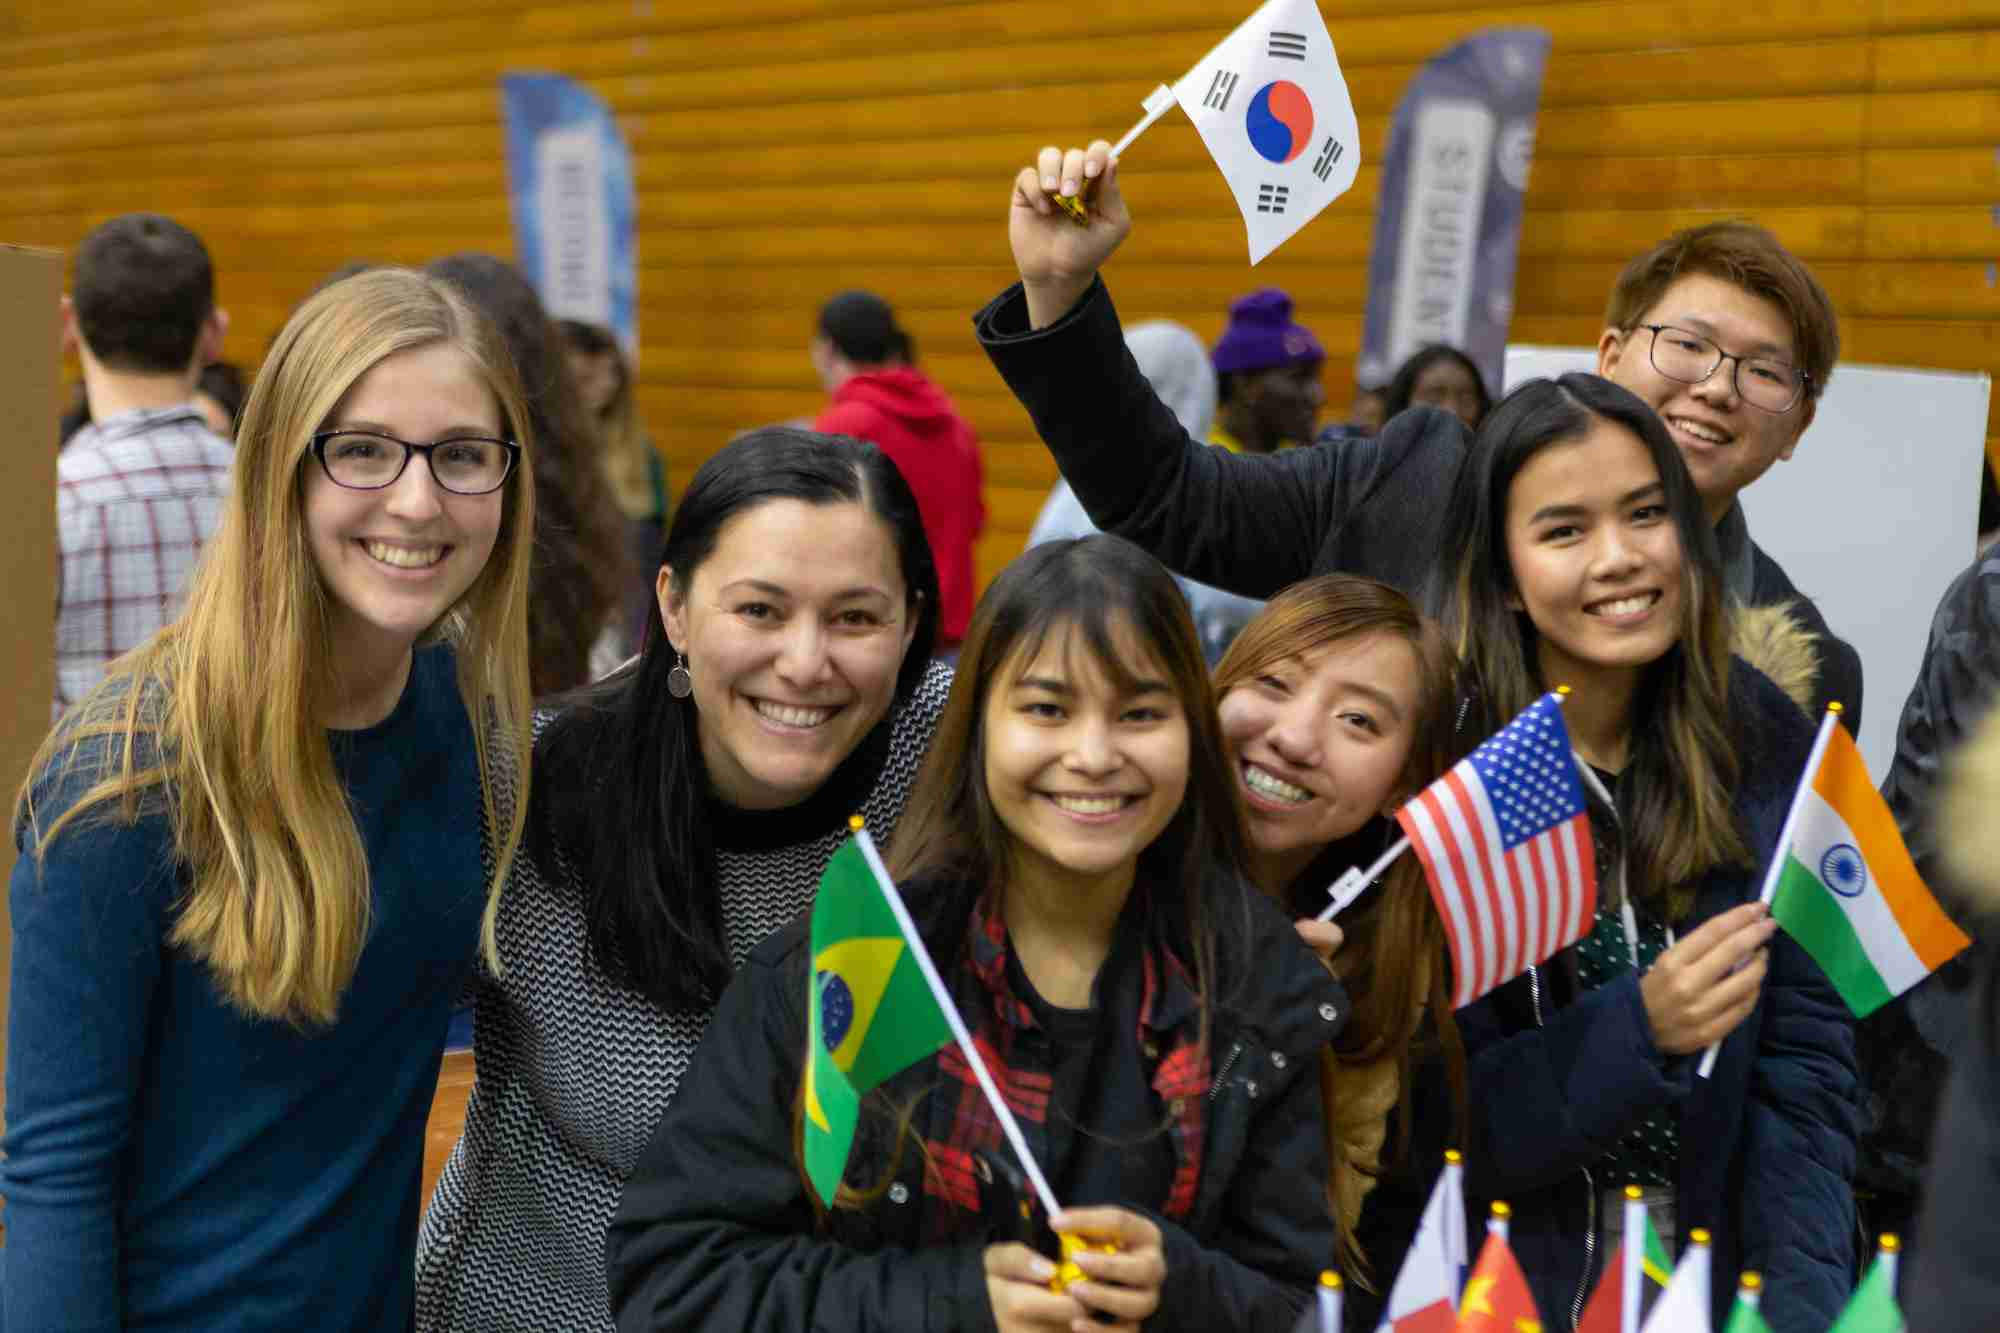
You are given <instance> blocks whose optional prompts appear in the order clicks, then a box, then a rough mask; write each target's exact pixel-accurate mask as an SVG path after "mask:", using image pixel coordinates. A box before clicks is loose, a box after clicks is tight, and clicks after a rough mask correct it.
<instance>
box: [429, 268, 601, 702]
mask: <svg viewBox="0 0 2000 1333" xmlns="http://www.w3.org/2000/svg"><path fill="white" fill-rule="evenodd" d="M425 272H427V273H429V274H430V275H431V276H432V277H436V278H442V279H444V280H445V281H446V282H449V283H450V284H452V285H453V286H454V287H457V288H458V289H459V290H460V291H462V292H464V293H465V294H466V295H467V296H468V297H470V298H471V299H472V301H473V302H474V304H476V305H478V306H479V308H480V309H481V310H483V311H485V312H486V315H487V317H488V318H490V319H491V320H492V321H493V322H494V324H495V325H497V326H498V327H499V329H500V336H501V337H502V338H504V339H506V341H507V348H508V350H509V351H510V352H512V353H513V356H514V367H515V369H516V370H517V371H518V372H519V373H520V376H521V387H522V390H523V391H524V392H525V393H526V394H527V396H528V419H529V421H530V422H531V423H532V424H533V426H534V431H535V441H536V443H537V444H539V445H540V446H541V447H540V448H538V449H537V450H536V451H535V457H534V468H535V554H534V559H533V562H532V563H531V565H530V567H529V571H530V572H529V576H528V664H529V672H530V679H531V681H532V685H533V688H534V691H535V693H536V694H537V695H544V694H553V693H556V692H559V691H562V690H569V689H574V688H576V687H577V686H579V685H582V684H583V683H584V682H586V681H588V680H589V679H590V650H591V648H592V647H593V646H594V645H595V644H596V643H597V640H598V637H599V636H600V635H601V634H603V632H604V627H605V626H606V625H607V624H608V623H610V621H611V617H612V614H613V612H614V611H616V609H617V607H618V604H619V601H620V599H621V598H623V597H624V595H625V589H626V588H627V587H628V586H629V585H630V583H631V575H630V569H631V554H630V551H629V549H628V548H627V546H626V543H625V520H624V517H623V515H622V514H620V513H619V510H618V506H617V504H616V503H615V501H614V500H613V498H612V494H611V486H610V483H609V481H608V480H607V479H606V477H605V475H604V468H603V466H602V465H601V463H600V462H599V447H598V428H597V423H596V422H594V421H592V420H591V419H590V414H589V413H588V412H586V411H584V408H583V398H582V396H581V395H580V394H579V393H578V392H577V388H576V381H575V379H574V378H572V376H571V375H570V371H569V363H568V361H567V360H566V359H565V357H564V355H563V342H562V337H561V335H560V334H559V333H558V332H557V330H556V326H555V321H553V320H551V319H550V318H549V317H548V314H547V313H546V312H545V311H544V310H543V309H542V303H541V298H539V297H537V296H536V295H535V289H534V288H533V287H532V286H530V285H529V284H528V280H527V279H526V278H525V277H523V276H522V275H521V272H520V270H519V269H516V268H515V267H514V266H513V265H512V264H509V263H507V262H506V261H505V260H501V259H496V258H494V257H493V256H492V255H485V254H477V253H470V252H468V253H464V254H456V255H447V256H446V257H445V258H443V259H439V260H434V261H433V262H432V263H430V264H429V265H427V266H426V267H425Z"/></svg>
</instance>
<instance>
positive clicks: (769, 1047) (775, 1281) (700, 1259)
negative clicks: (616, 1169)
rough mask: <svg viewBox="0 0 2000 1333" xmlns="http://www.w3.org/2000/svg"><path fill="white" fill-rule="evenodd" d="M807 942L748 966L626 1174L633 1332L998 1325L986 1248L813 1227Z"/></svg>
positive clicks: (872, 1331) (622, 1229)
mask: <svg viewBox="0 0 2000 1333" xmlns="http://www.w3.org/2000/svg"><path fill="white" fill-rule="evenodd" d="M802 948H803V945H802V944H801V945H798V946H796V947H795V948H794V949H792V950H791V951H789V952H788V953H787V955H786V957H787V958H788V959H790V960H791V965H786V966H779V965H775V964H774V963H773V962H772V961H770V959H769V957H768V955H767V953H766V951H764V950H760V951H759V953H758V954H756V955H753V957H752V959H751V961H750V963H748V964H747V965H746V966H745V967H744V968H743V969H742V970H741V971H739V972H738V973H737V974H736V977H735V979H734V980H732V981H731V982H730V984H729V987H728V989H727V990H726V991H724V992H723V997H722V1003H721V1004H720V1006H719V1007H718V1008H717V1009H716V1013H715V1017H714V1019H713V1020H712V1021H711V1022H710V1024H709V1028H708V1034H707V1036H706V1037H705V1038H704V1039H703V1041H702V1044H701V1047H700V1049H699V1050H698V1051H697V1052H696V1053H695V1058H694V1062H693V1064H692V1065H691V1066H690V1067H689V1069H688V1072H687V1076H686V1077H685V1078H684V1079H682V1081H681V1085H680V1089H679V1091H678V1093H677V1094H676V1095H675V1097H674V1101H673V1105H672V1106H671V1107H670V1108H669V1109H668V1111H667V1114H666V1115H665V1116H664V1117H662V1119H661V1121H660V1125H659V1128H658V1129H657V1130H655V1131H654V1134H653V1139H652V1142H651V1143H650V1144H648V1145H647V1148H646V1151H645V1153H644V1155H643V1156H641V1158H640V1159H639V1165H638V1167H637V1169H636V1170H635V1171H634V1173H633V1175H632V1177H631V1179H630V1180H628V1181H627V1182H626V1185H625V1192H624V1196H623V1198H622V1199H621V1200H620V1201H619V1206H618V1212H617V1214H616V1215H615V1216H614V1217H613V1218H612V1222H611V1229H610V1232H609V1234H608V1235H607V1236H606V1239H605V1266H606V1274H607V1277H608V1280H609V1287H610V1294H611V1310H612V1315H613V1317H614V1318H615V1319H616V1321H617V1326H618V1328H619V1330H620V1333H641V1331H642V1330H643V1331H645V1333H652V1331H654V1330H660V1331H664V1330H675V1331H676V1333H678V1331H679V1330H686V1329H717V1330H722V1329H727V1330H729V1331H730V1333H739V1330H740V1331H742V1333H751V1331H753V1330H768V1333H780V1331H781V1330H782V1331H783V1333H797V1331H798V1330H810V1331H811V1333H835V1330H839V1333H862V1331H864V1330H865V1331H867V1333H876V1331H878V1330H879V1331H880V1333H889V1331H890V1330H896V1331H898V1333H901V1331H902V1330H912V1331H914V1333H945V1331H946V1330H968V1331H971V1330H978V1331H980V1333H988V1331H990V1330H992V1329H993V1327H994V1325H993V1315H992V1311H991V1306H990V1304H989V1302H988V1300H987V1297H986V1280H985V1275H984V1272H983V1269H982V1267H981V1255H980V1250H979V1247H978V1246H976V1245H948V1246H932V1247H927V1248H923V1249H917V1250H906V1249H900V1248H890V1249H885V1250H881V1251H876V1252H865V1251H861V1250H856V1249H853V1248H850V1247H849V1246H846V1245H843V1244H841V1243H839V1242H838V1241H835V1240H831V1239H827V1238H825V1237H823V1236H821V1235H818V1234H816V1233H815V1226H814V1216H813V1212H812V1206H811V1203H810V1201H809V1200H808V1199H807V1198H806V1196H805V1185H804V1184H803V1182H802V1181H801V1180H800V1177H799V1172H798V1168H797V1166H796V1164H795V1160H794V1157H793V1149H792V1140H793V1131H792V1106H793V1100H794V1098H795V1097H796V1095H797V1092H798V1080H799V1073H798V1066H799V1061H800V1059H801V1056H802V1053H803V1051H804V1049H805V1040H806V1034H805V1022H804V1015H803V1013H802V1008H803V997H804V995H805V975H804V971H803V965H802V962H800V960H802V958H803V955H802V954H801V953H800V952H799V949H802ZM787 978H794V979H796V981H797V985H796V986H788V985H787V984H786V980H787ZM793 991H796V993H797V996H798V997H799V999H798V1000H797V1001H793V1002H789V1003H788V1001H787V997H788V995H789V994H791V992H793Z"/></svg>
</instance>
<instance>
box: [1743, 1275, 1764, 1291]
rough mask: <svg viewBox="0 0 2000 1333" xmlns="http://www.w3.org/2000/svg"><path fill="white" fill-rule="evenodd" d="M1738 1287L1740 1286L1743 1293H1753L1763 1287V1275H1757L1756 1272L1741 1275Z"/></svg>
mask: <svg viewBox="0 0 2000 1333" xmlns="http://www.w3.org/2000/svg"><path fill="white" fill-rule="evenodd" d="M1739 1285H1741V1286H1742V1288H1743V1290H1745V1291H1755V1290H1757V1288H1759V1287H1761V1286H1763V1285H1764V1275H1763V1274H1762V1273H1757V1272H1746V1273H1745V1274H1744V1275H1743V1279H1742V1282H1741V1283H1740V1284H1739Z"/></svg>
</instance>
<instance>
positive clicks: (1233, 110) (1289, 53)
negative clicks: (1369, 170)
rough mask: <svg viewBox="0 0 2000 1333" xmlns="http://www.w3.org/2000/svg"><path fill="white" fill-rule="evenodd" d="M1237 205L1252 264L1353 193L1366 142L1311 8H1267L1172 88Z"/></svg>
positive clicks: (1303, 0) (1297, 3) (1278, 1)
mask: <svg viewBox="0 0 2000 1333" xmlns="http://www.w3.org/2000/svg"><path fill="white" fill-rule="evenodd" d="M1174 98H1175V100H1176V101H1178V102H1179V103H1180V104H1181V109H1182V110H1183V111H1185V112H1187V115H1188V119H1189V120H1192V121H1193V122H1194V126H1195V129H1197V130H1199V131H1200V132H1201V140H1202V142H1203V143H1205V144H1207V145H1208V151H1209V154H1210V155H1211V156H1212V157H1214V158H1215V165H1216V166H1218V167H1220V168H1221V169H1222V176H1223V179H1224V180H1226V181H1228V182H1229V192H1230V193H1231V194H1233V195H1235V196H1236V207H1237V208H1238V209H1239V210H1240V211H1241V212H1242V214H1243V222H1244V226H1245V227H1246V228H1247V229H1248V231H1249V234H1250V262H1251V263H1252V264H1255V263H1256V262H1257V261H1259V260H1261V259H1262V258H1263V257H1264V256H1265V255H1268V254H1270V253H1271V251H1273V250H1275V249H1277V248H1278V247H1279V246H1280V245H1283V244H1284V243H1285V242H1286V241H1288V240H1290V239H1291V238H1292V236H1293V234H1294V233H1296V232H1297V231H1298V230H1299V228H1301V227H1303V226H1305V225H1306V223H1308V222H1310V221H1312V220H1313V218H1315V217H1317V216H1318V215H1319V212H1320V210H1321V209H1323V208H1325V207H1326V206H1327V205H1328V204H1330V203H1332V202H1333V201H1334V200H1335V199H1338V198H1339V197H1340V196H1341V195H1343V194H1345V193H1347V189H1348V187H1349V186H1351V185H1353V184H1354V174H1355V172H1356V171H1357V170H1358V169H1359V168H1360V165H1361V135H1360V131H1359V129H1358V128H1357V126H1356V123H1355V118H1354V103H1353V102H1352V101H1351V100H1350V99H1349V97H1348V95H1347V80H1346V78H1345V77H1343V76H1342V74H1341V72H1340V59H1339V57H1338V56H1336V55H1335V54H1334V51H1333V38H1331V37H1329V36H1328V35H1327V31H1326V21H1325V20H1324V19H1322V18H1321V17H1320V16H1319V6H1318V5H1316V4H1314V3H1313V0H1268V3H1266V4H1264V5H1261V6H1259V7H1258V9H1257V12H1256V13H1254V14H1252V15H1251V16H1250V17H1249V18H1247V19H1245V20H1244V21H1243V22H1242V24H1241V25H1240V26H1238V27H1237V29H1236V31H1235V32H1232V33H1230V34H1229V36H1227V37H1225V38H1223V40H1222V44H1221V45H1220V46H1218V47H1216V48H1215V49H1214V50H1213V51H1210V52H1209V53H1208V54H1207V55H1205V56H1203V57H1202V58H1201V60H1200V62H1199V63H1198V64H1196V65H1195V67H1194V68H1193V69H1191V70H1189V71H1188V72H1187V73H1186V74H1184V75H1182V76H1181V78H1180V80H1179V82H1177V83H1175V84H1174Z"/></svg>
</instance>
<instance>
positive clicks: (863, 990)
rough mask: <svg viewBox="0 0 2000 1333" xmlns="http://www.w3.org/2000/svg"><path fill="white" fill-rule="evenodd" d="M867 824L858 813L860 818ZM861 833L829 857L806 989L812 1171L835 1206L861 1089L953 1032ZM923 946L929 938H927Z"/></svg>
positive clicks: (807, 1135)
mask: <svg viewBox="0 0 2000 1333" xmlns="http://www.w3.org/2000/svg"><path fill="white" fill-rule="evenodd" d="M856 822H857V823H858V821H856ZM866 836H867V834H866V833H865V832H862V831H860V830H859V829H858V828H857V830H856V832H855V836H854V837H853V838H850V839H848V841H846V842H845V843H842V844H841V846H840V850H838V851H836V852H835V853H834V854H833V859H832V860H830V861H828V862H827V865H826V872H825V873H824V874H822V875H821V876H820V880H819V896H818V897H817V898H815V899H814V900H813V909H812V953H813V975H812V980H811V982H810V987H811V990H810V993H809V994H808V995H807V997H806V1007H807V1015H808V1020H807V1021H808V1024H809V1027H810V1030H811V1034H812V1036H811V1041H810V1042H809V1043H808V1055H807V1061H806V1070H805V1083H806V1086H805V1117H804V1124H803V1127H802V1130H801V1133H802V1134H803V1135H804V1153H803V1156H804V1159H805V1164H806V1174H807V1176H808V1177H809V1178H810V1179H811V1180H812V1185H813V1188H814V1189H815V1190H816V1191H818V1193H819V1197H820V1199H821V1200H822V1201H823V1202H825V1203H826V1204H827V1205H829V1206H831V1205H832V1203H833V1196H834V1193H835V1192H836V1191H837V1190H839V1188H840V1179H841V1176H842V1175H843V1174H845V1172H846V1170H847V1154H848V1151H849V1149H851V1148H852V1147H853V1145H854V1129H855V1125H856V1123H857V1122H858V1120H859V1113H860V1105H861V1096H862V1094H863V1093H866V1092H867V1091H869V1090H870V1089H871V1088H874V1087H876V1086H878V1085H880V1084H881V1083H883V1082H884V1081H885V1080H887V1079H890V1078H892V1077H894V1076H895V1075H897V1074H899V1073H901V1072H902V1071H903V1070H905V1069H907V1068H909V1067H910V1066H911V1065H913V1064H915V1063H916V1062H917V1061H919V1060H921V1059H923V1058H924V1057H926V1056H928V1055H930V1054H932V1053H933V1052H935V1051H936V1050H937V1049H938V1048H939V1047H941V1046H943V1045H944V1044H945V1043H946V1042H948V1041H950V1040H951V1039H952V1031H951V1026H950V1024H949V1022H948V1020H947V1019H946V1018H945V1015H944V1013H943V1011H942V1010H941V1009H940V1008H939V1006H938V1002H937V1000H936V999H935V998H934V997H933V995H932V993H931V989H930V986H929V985H928V984H927V983H926V981H925V979H924V976H923V973H922V971H921V970H920V969H919V967H918V964H917V963H916V960H915V958H914V957H913V956H912V949H911V942H910V941H909V940H908V939H906V938H905V936H904V934H903V931H902V927H901V926H900V925H899V924H898V922H897V913H896V911H895V910H894V909H893V908H892V907H891V906H890V905H889V902H888V899H887V898H886V897H885V896H884V889H883V886H882V885H881V883H880V882H879V881H878V880H877V879H876V877H875V873H874V871H873V870H872V869H871V868H870V867H869V865H868V861H867V859H866V858H865V857H864V856H863V855H862V851H861V847H860V845H859V843H858V841H857V839H860V838H865V837H866ZM919 947H921V946H919Z"/></svg>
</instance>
